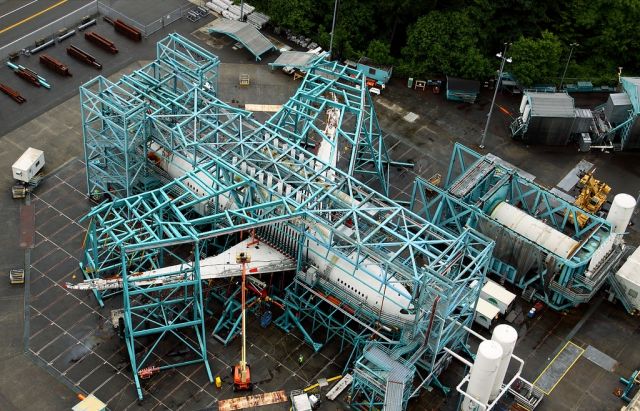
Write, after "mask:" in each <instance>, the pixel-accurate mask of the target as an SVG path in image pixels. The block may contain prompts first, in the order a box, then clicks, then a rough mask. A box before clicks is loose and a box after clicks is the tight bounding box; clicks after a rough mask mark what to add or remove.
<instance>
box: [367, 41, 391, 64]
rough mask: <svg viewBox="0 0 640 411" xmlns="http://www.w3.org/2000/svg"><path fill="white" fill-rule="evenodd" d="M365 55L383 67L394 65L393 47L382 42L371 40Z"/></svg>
mask: <svg viewBox="0 0 640 411" xmlns="http://www.w3.org/2000/svg"><path fill="white" fill-rule="evenodd" d="M365 55H366V56H367V57H369V58H370V59H371V60H373V61H375V62H376V63H378V64H382V65H392V64H393V60H394V59H393V57H391V46H390V45H389V43H387V42H385V41H382V40H371V42H370V43H369V46H368V47H367V52H366V53H365Z"/></svg>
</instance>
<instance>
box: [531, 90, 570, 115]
mask: <svg viewBox="0 0 640 411" xmlns="http://www.w3.org/2000/svg"><path fill="white" fill-rule="evenodd" d="M527 96H528V97H529V101H531V115H532V116H536V117H563V118H573V117H575V115H576V113H575V107H574V104H573V98H572V97H571V96H570V95H568V94H566V93H537V92H527Z"/></svg>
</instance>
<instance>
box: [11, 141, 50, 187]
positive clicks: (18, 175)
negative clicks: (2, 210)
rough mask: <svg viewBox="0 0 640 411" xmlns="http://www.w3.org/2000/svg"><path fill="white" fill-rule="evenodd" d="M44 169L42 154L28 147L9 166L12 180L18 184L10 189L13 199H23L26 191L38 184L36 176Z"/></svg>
mask: <svg viewBox="0 0 640 411" xmlns="http://www.w3.org/2000/svg"><path fill="white" fill-rule="evenodd" d="M42 167H44V152H43V151H42V150H38V149H36V148H33V147H29V148H28V149H27V150H26V151H25V152H24V153H22V155H21V156H20V158H19V159H18V160H17V161H16V162H15V163H13V165H12V166H11V172H12V175H13V178H14V179H15V180H16V181H17V182H18V184H16V185H14V186H13V187H12V188H11V191H12V194H13V198H24V196H25V195H26V192H27V190H28V189H30V188H33V187H35V186H37V185H38V183H39V182H40V179H41V176H40V175H38V173H40V171H41V170H42Z"/></svg>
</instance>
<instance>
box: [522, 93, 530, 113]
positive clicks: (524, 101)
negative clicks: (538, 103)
mask: <svg viewBox="0 0 640 411" xmlns="http://www.w3.org/2000/svg"><path fill="white" fill-rule="evenodd" d="M527 101H529V97H527V95H526V94H525V95H523V96H522V101H520V114H522V113H524V106H526V105H527Z"/></svg>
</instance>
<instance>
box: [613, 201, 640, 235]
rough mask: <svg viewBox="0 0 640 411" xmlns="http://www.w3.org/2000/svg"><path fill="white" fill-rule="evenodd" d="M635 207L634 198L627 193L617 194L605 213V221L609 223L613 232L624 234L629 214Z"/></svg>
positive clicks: (629, 218) (629, 217)
mask: <svg viewBox="0 0 640 411" xmlns="http://www.w3.org/2000/svg"><path fill="white" fill-rule="evenodd" d="M635 208H636V199H635V198H633V197H632V196H630V195H629V194H617V195H616V196H615V197H613V203H612V204H611V208H610V209H609V214H607V221H608V222H610V223H611V227H612V228H613V232H614V233H615V234H624V232H625V231H626V229H627V225H629V221H631V215H632V214H633V210H634V209H635Z"/></svg>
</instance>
